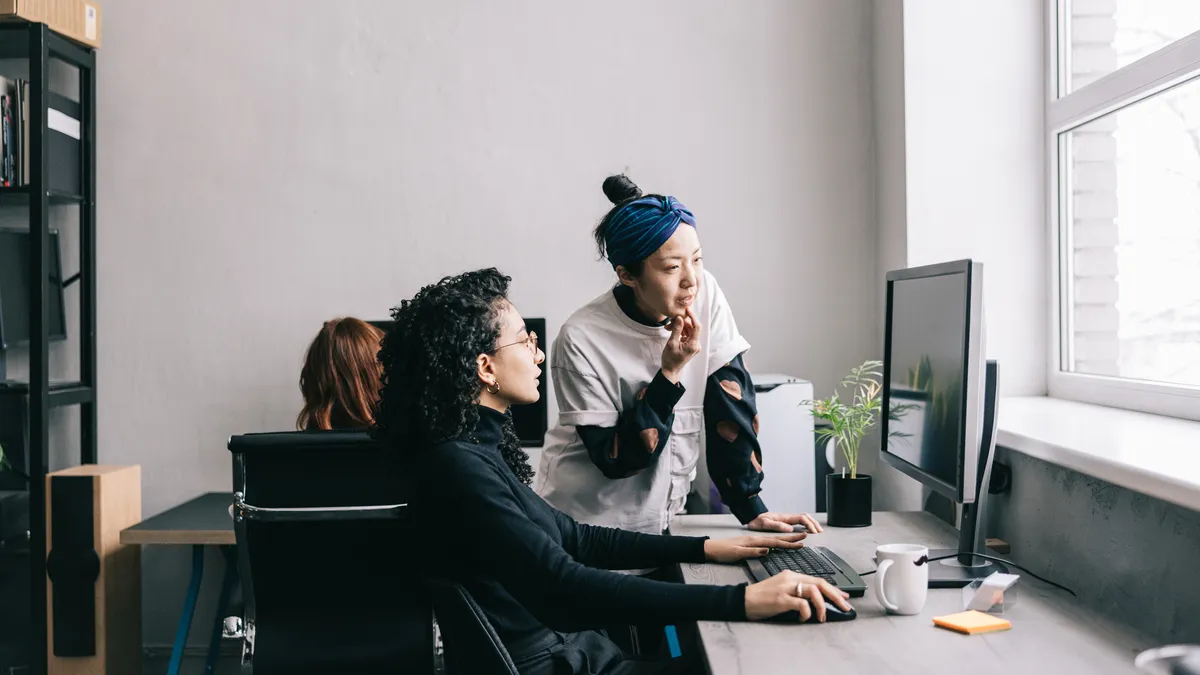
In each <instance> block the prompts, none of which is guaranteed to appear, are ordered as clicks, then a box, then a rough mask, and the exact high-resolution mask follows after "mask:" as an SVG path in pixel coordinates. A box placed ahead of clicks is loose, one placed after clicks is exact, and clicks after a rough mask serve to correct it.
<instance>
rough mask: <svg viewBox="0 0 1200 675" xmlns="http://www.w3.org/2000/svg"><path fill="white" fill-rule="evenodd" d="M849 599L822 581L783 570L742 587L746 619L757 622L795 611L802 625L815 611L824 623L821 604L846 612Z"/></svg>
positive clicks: (831, 585)
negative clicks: (744, 593)
mask: <svg viewBox="0 0 1200 675" xmlns="http://www.w3.org/2000/svg"><path fill="white" fill-rule="evenodd" d="M849 597H850V595H849V594H848V593H845V592H843V591H840V590H838V589H837V587H835V586H834V585H833V584H831V583H829V582H828V581H825V580H824V579H820V578H817V577H810V576H808V575H805V574H797V573H795V572H791V571H783V572H780V573H779V574H776V575H774V576H772V577H771V578H770V579H767V580H766V581H760V582H758V583H756V584H750V585H749V586H747V587H746V618H747V619H749V620H751V621H759V620H761V619H769V618H771V617H773V616H778V615H780V614H783V613H784V612H799V613H800V621H801V623H803V622H804V621H808V619H809V617H811V616H812V615H813V612H814V611H815V612H816V614H817V619H818V620H819V621H824V620H825V603H827V602H832V603H833V604H835V605H837V606H838V607H840V608H841V609H843V610H845V611H850V602H849V601H848V600H847V598H849Z"/></svg>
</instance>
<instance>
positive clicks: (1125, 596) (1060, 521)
mask: <svg viewBox="0 0 1200 675" xmlns="http://www.w3.org/2000/svg"><path fill="white" fill-rule="evenodd" d="M996 456H997V460H998V461H1000V462H1004V463H1005V464H1008V465H1009V466H1011V467H1012V470H1013V479H1012V490H1011V491H1010V492H1008V493H1006V494H1003V495H996V496H993V497H992V501H991V502H990V506H989V510H990V513H989V518H988V520H989V522H990V526H989V528H988V535H989V536H993V537H1000V538H1001V539H1004V540H1005V541H1007V542H1009V544H1011V546H1012V552H1011V558H1012V560H1013V561H1015V562H1017V563H1020V564H1021V565H1023V566H1026V567H1028V568H1029V569H1030V570H1031V571H1033V572H1035V573H1037V574H1039V575H1040V576H1043V577H1046V578H1048V579H1051V580H1053V581H1055V582H1058V583H1060V584H1063V585H1065V586H1067V587H1068V588H1070V589H1071V590H1073V591H1075V592H1076V593H1077V594H1079V597H1080V599H1081V600H1082V601H1083V602H1084V603H1086V604H1088V605H1089V606H1091V607H1092V608H1094V609H1095V610H1097V611H1099V612H1101V613H1102V614H1104V615H1106V616H1108V617H1110V618H1112V619H1114V620H1117V621H1121V622H1124V623H1126V624H1128V625H1130V626H1134V627H1136V628H1138V629H1139V630H1141V631H1142V632H1144V633H1145V634H1147V635H1149V636H1151V637H1153V638H1155V639H1156V640H1159V641H1160V642H1161V643H1163V644H1169V643H1177V642H1187V643H1195V642H1200V616H1197V614H1196V608H1197V607H1200V584H1197V583H1196V562H1197V561H1198V560H1200V513H1197V512H1195V511H1192V510H1189V509H1186V508H1183V507H1181V506H1176V505H1175V504H1171V503H1169V502H1164V501H1162V500H1160V499H1155V498H1153V497H1148V496H1146V495H1143V494H1140V493H1137V492H1133V491H1131V490H1126V489H1125V488H1122V487H1118V486H1116V485H1113V484H1111V483H1107V482H1104V481H1101V480H1097V479H1095V478H1092V477H1090V476H1085V475H1083V474H1081V473H1078V472H1076V471H1072V470H1070V469H1066V468H1063V467H1060V466H1057V465H1054V464H1049V463H1047V462H1043V461H1041V460H1039V459H1035V458H1032V457H1029V456H1027V455H1023V454H1021V453H1019V452H1015V451H1011V450H1008V449H1006V448H1000V449H999V451H998V452H997V455H996ZM1016 572H1017V573H1018V574H1019V573H1021V572H1020V571H1019V570H1017V571H1016ZM1018 602H1020V599H1019V598H1018Z"/></svg>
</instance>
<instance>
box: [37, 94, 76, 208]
mask: <svg viewBox="0 0 1200 675" xmlns="http://www.w3.org/2000/svg"><path fill="white" fill-rule="evenodd" d="M47 108H48V110H47V111H46V112H47V133H46V143H47V145H48V146H49V152H48V154H49V156H50V185H49V188H50V189H51V190H57V191H59V192H65V193H67V194H72V195H78V194H83V178H82V172H81V171H80V169H81V168H82V167H80V160H81V158H82V156H83V155H82V150H81V148H80V145H79V144H80V142H81V141H82V139H83V134H82V126H81V125H80V122H79V120H80V118H81V116H82V107H81V106H80V105H79V103H78V102H77V101H72V100H71V99H69V98H67V97H66V96H61V95H59V94H56V93H54V92H50V96H49V101H48V104H47Z"/></svg>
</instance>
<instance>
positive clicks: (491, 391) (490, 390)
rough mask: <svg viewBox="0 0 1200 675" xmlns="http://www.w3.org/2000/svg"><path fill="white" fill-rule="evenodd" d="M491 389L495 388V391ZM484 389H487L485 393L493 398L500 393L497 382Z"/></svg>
mask: <svg viewBox="0 0 1200 675" xmlns="http://www.w3.org/2000/svg"><path fill="white" fill-rule="evenodd" d="M492 387H495V389H492ZM486 388H487V393H489V394H491V395H493V396H495V395H496V394H499V393H500V383H499V382H497V383H495V384H489V385H488V386H487V387H486Z"/></svg>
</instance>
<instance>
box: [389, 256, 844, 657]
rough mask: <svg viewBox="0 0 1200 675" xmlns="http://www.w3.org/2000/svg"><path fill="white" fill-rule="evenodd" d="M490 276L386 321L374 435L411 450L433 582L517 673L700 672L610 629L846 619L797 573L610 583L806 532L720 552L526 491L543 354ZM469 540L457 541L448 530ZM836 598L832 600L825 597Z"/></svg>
mask: <svg viewBox="0 0 1200 675" xmlns="http://www.w3.org/2000/svg"><path fill="white" fill-rule="evenodd" d="M509 281H510V280H509V278H508V277H506V276H503V275H502V274H500V273H499V272H498V271H496V270H495V269H486V270H479V271H475V272H468V273H466V274H462V275H460V276H457V277H448V278H445V279H443V280H441V281H440V282H438V283H436V284H433V285H431V286H427V287H425V288H423V289H421V291H420V292H418V293H417V294H416V296H415V297H413V298H412V299H411V300H405V301H403V302H402V303H401V304H400V306H399V307H396V308H394V309H393V310H392V318H393V319H394V320H395V322H394V324H393V325H392V328H391V329H390V330H389V331H388V333H387V335H386V336H385V337H384V340H383V348H382V350H381V351H380V354H379V358H380V361H381V362H382V364H383V390H382V395H381V398H380V401H379V408H378V411H377V413H376V428H375V433H376V434H377V436H378V437H379V438H381V439H383V440H384V441H385V442H387V443H389V444H390V445H391V446H392V447H394V448H395V449H396V451H397V452H400V453H403V455H404V456H405V458H406V459H407V460H409V461H410V462H411V464H412V465H413V470H414V471H418V472H420V475H424V476H428V477H429V479H428V480H425V481H420V482H419V487H418V488H417V489H418V493H417V495H415V499H414V501H413V503H414V510H415V512H416V513H415V514H414V517H415V519H416V522H417V524H418V526H419V527H421V528H422V529H423V530H424V532H425V536H426V537H427V538H428V539H427V541H428V542H430V544H431V545H432V548H431V549H430V550H431V551H434V552H436V551H438V550H439V549H438V546H437V542H446V546H445V547H444V549H445V550H446V551H447V552H451V551H452V552H453V555H445V556H440V555H435V556H433V557H431V558H430V559H429V560H430V566H431V568H430V570H429V573H430V574H431V575H436V576H439V577H442V578H448V579H451V580H454V581H456V582H458V583H460V584H462V585H463V586H464V587H465V588H466V589H467V590H468V591H469V592H470V593H471V595H472V596H473V597H474V599H475V601H476V602H477V603H478V604H479V606H480V607H481V608H482V609H483V611H484V613H485V614H486V615H487V617H488V619H489V621H490V622H491V624H492V626H493V627H494V628H495V630H496V632H497V634H498V635H499V637H500V639H501V640H502V641H503V642H504V645H505V647H506V649H507V650H508V652H509V654H510V656H511V657H512V659H513V661H514V663H515V664H516V666H517V669H518V670H519V671H520V672H521V673H522V675H542V674H547V675H548V674H550V673H555V674H559V673H589V674H596V675H599V674H605V675H608V674H615V673H621V674H627V673H691V672H703V670H702V666H700V664H701V663H702V659H699V658H698V656H699V655H698V654H696V653H686V654H685V655H684V658H680V659H669V658H662V659H658V660H638V659H634V658H630V657H627V656H626V655H625V654H624V653H622V651H621V650H620V649H619V648H618V647H617V646H616V645H615V644H614V643H613V642H611V641H610V640H609V639H608V638H607V637H606V636H605V635H603V634H602V633H600V632H597V630H596V629H599V628H600V627H602V626H606V625H612V624H618V623H625V624H632V623H637V622H644V621H647V620H652V621H658V622H661V623H663V624H669V623H676V622H687V621H697V620H716V621H744V620H748V619H749V620H755V619H764V618H768V617H772V616H775V615H778V614H780V613H783V612H787V611H797V612H799V613H800V615H801V616H802V617H804V618H806V619H807V618H808V617H809V616H811V615H812V614H813V613H815V614H816V615H817V617H818V618H819V619H821V620H823V619H824V618H825V603H826V602H833V603H835V604H837V605H838V606H839V607H842V608H843V609H849V607H850V606H849V604H848V603H847V602H846V597H847V596H846V595H845V594H844V593H842V592H841V591H839V590H837V589H836V588H834V587H833V586H831V585H829V584H828V583H827V582H825V581H823V580H821V579H817V578H813V577H806V576H802V575H798V574H793V573H784V574H779V575H776V576H774V577H772V578H770V579H769V580H767V581H762V582H758V583H755V584H752V585H749V586H747V585H745V584H741V585H737V586H699V585H696V586H693V585H683V584H677V583H671V582H665V581H655V580H652V579H646V578H642V577H638V576H636V575H630V574H620V573H617V572H613V571H610V570H629V569H638V568H647V567H657V566H660V565H670V564H675V563H681V562H693V563H698V562H719V563H733V562H737V561H739V560H742V559H744V558H747V557H751V556H761V555H765V554H766V553H767V550H768V549H769V548H771V547H777V546H778V547H787V548H796V547H799V546H801V545H802V544H801V543H800V541H799V540H800V539H802V538H803V537H804V535H803V534H787V535H781V536H743V537H734V538H730V539H720V540H713V539H708V538H704V537H673V536H665V535H655V534H642V533H635V532H629V531H625V530H619V529H613V528H605V527H594V526H589V525H584V524H580V523H577V522H576V521H574V520H573V519H571V518H570V517H569V516H567V515H565V514H563V513H562V512H560V511H557V510H555V509H554V508H553V507H551V506H550V505H549V504H547V503H546V502H545V501H544V500H543V499H542V498H541V497H539V496H538V495H537V494H536V493H535V492H533V490H531V489H530V488H529V483H530V481H531V479H532V473H533V472H532V470H531V469H530V467H529V464H528V461H527V460H528V456H527V455H526V454H525V452H524V451H523V450H521V447H520V443H519V441H518V439H517V435H516V433H515V432H514V431H513V425H512V419H511V417H510V415H509V413H508V409H509V407H510V406H512V405H518V404H525V403H532V402H535V401H537V399H538V389H537V384H538V383H537V380H538V375H539V374H540V372H541V370H540V368H539V366H540V364H541V363H542V361H543V360H544V359H545V355H544V354H543V353H542V352H541V351H540V350H539V349H538V348H537V339H536V336H535V335H534V334H532V333H531V332H530V331H528V330H527V329H526V327H525V324H524V322H523V321H522V320H521V315H520V314H519V313H518V312H517V310H516V308H515V307H514V306H513V305H512V303H510V302H509V301H508V297H507V294H508V284H509ZM448 526H459V527H463V528H465V529H464V531H463V533H462V534H461V535H454V536H453V537H452V539H449V540H448V539H447V536H446V533H447V527H448ZM826 598H828V600H826Z"/></svg>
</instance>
